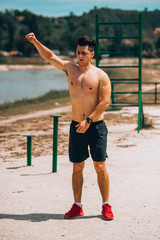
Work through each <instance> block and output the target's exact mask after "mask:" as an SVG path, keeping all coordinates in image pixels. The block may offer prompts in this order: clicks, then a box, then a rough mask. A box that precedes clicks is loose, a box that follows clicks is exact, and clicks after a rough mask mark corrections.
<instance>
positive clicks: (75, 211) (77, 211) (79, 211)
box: [64, 203, 84, 219]
mask: <svg viewBox="0 0 160 240" xmlns="http://www.w3.org/2000/svg"><path fill="white" fill-rule="evenodd" d="M83 215H84V212H83V208H82V205H81V207H79V206H78V205H77V204H75V203H74V204H73V206H72V208H71V210H70V211H69V212H67V213H65V215H64V217H65V218H67V219H73V218H75V217H78V216H83Z"/></svg>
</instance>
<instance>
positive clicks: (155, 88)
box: [155, 83, 157, 104]
mask: <svg viewBox="0 0 160 240" xmlns="http://www.w3.org/2000/svg"><path fill="white" fill-rule="evenodd" d="M155 104H157V83H155Z"/></svg>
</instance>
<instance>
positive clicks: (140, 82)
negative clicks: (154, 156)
mask: <svg viewBox="0 0 160 240" xmlns="http://www.w3.org/2000/svg"><path fill="white" fill-rule="evenodd" d="M142 32H143V15H142V13H140V14H139V113H138V133H139V132H140V129H142V119H143V116H142V115H143V109H142V108H143V105H142V104H143V103H142Z"/></svg>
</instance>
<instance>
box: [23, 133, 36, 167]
mask: <svg viewBox="0 0 160 240" xmlns="http://www.w3.org/2000/svg"><path fill="white" fill-rule="evenodd" d="M23 136H24V137H27V166H31V165H32V137H35V135H23Z"/></svg>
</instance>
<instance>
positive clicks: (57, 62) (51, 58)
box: [26, 33, 69, 73]
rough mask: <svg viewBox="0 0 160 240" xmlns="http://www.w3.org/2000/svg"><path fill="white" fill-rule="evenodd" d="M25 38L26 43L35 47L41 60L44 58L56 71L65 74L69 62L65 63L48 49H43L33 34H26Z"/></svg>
mask: <svg viewBox="0 0 160 240" xmlns="http://www.w3.org/2000/svg"><path fill="white" fill-rule="evenodd" d="M26 38H27V39H28V41H30V42H31V43H33V45H34V46H35V47H36V49H37V51H38V52H39V54H40V55H41V57H42V58H44V59H45V60H46V61H48V62H49V63H50V64H52V65H53V66H55V67H56V68H57V69H59V70H61V71H63V72H66V73H67V63H68V62H69V61H65V60H63V59H61V58H59V57H58V56H56V55H55V54H54V53H53V52H52V51H51V50H50V49H48V48H47V47H45V46H44V45H43V44H41V43H40V42H39V41H38V40H37V38H36V36H35V34H34V33H29V34H27V35H26Z"/></svg>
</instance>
